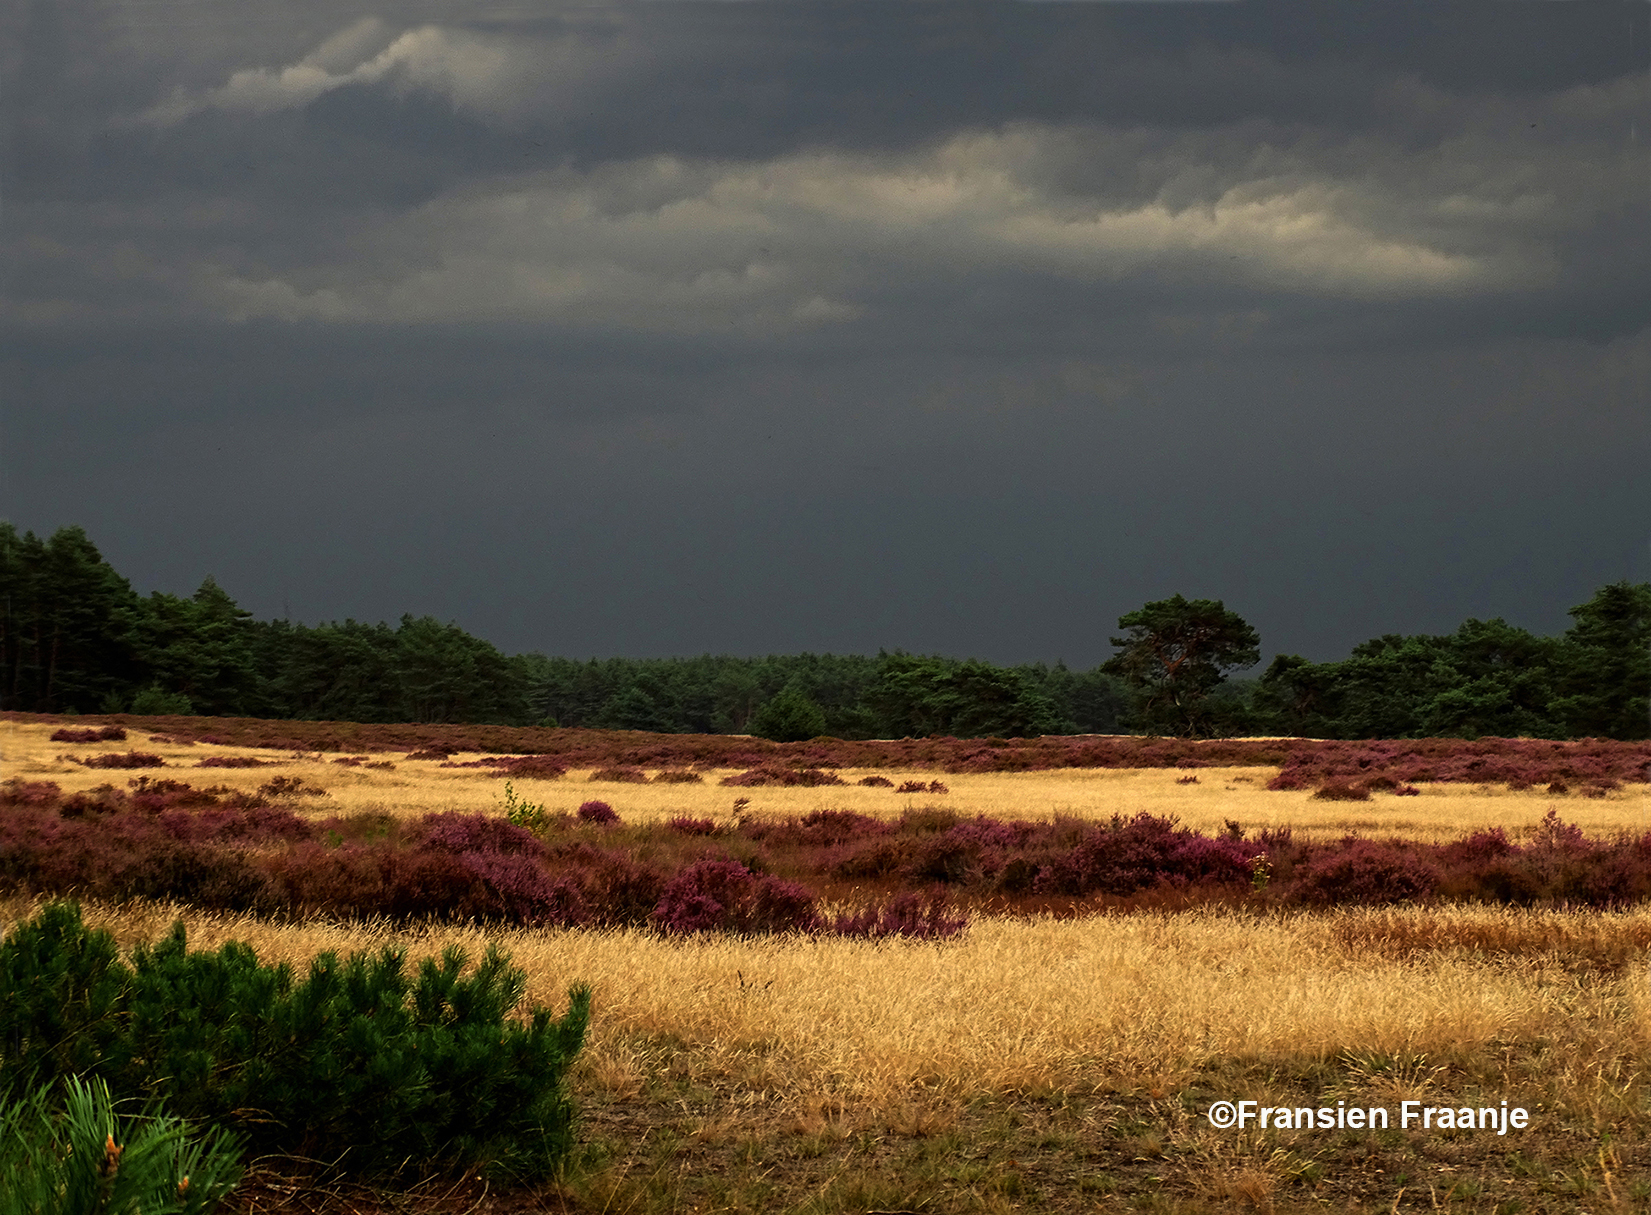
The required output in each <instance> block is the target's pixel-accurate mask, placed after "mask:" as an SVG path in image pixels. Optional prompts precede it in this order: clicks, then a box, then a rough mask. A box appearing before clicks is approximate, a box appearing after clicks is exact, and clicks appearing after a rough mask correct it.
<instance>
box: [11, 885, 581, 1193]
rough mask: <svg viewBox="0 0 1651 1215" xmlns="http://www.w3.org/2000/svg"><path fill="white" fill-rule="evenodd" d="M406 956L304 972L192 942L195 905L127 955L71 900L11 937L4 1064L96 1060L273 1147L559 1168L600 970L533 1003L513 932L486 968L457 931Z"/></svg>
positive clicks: (58, 1078)
mask: <svg viewBox="0 0 1651 1215" xmlns="http://www.w3.org/2000/svg"><path fill="white" fill-rule="evenodd" d="M404 963H405V955H404V954H403V953H402V952H401V951H399V950H396V949H390V948H387V949H384V950H382V951H381V952H379V953H377V954H366V953H361V954H355V955H352V956H350V957H348V958H345V959H340V958H339V957H338V956H337V955H335V954H331V953H324V954H322V955H320V956H319V957H317V958H316V959H315V960H314V961H313V962H312V963H311V964H310V967H309V971H308V974H307V975H306V976H305V977H303V978H301V979H300V978H297V977H295V975H294V973H293V971H292V970H291V969H290V968H289V967H287V966H285V965H282V966H268V965H264V964H261V963H260V962H259V961H258V960H257V956H256V954H255V953H254V952H253V950H252V949H251V948H250V947H248V946H246V945H243V944H238V943H235V942H231V943H230V944H228V945H226V946H224V947H223V948H222V949H220V950H219V951H217V952H216V953H206V952H191V951H190V950H189V949H188V948H187V941H186V938H185V933H184V928H183V925H182V924H181V923H180V924H178V925H177V926H175V927H174V928H173V930H172V932H171V934H170V935H169V936H167V937H166V938H163V939H162V940H161V941H159V942H158V943H156V944H155V945H154V946H152V947H140V948H139V949H137V950H135V951H134V953H133V955H132V961H131V964H130V965H127V964H126V963H125V962H123V961H121V960H120V958H119V956H118V954H117V952H116V950H115V948H114V943H113V941H112V939H111V938H110V937H109V935H108V934H107V933H103V932H93V931H91V930H89V929H87V928H86V927H85V926H84V924H83V923H82V922H81V919H80V913H79V910H78V908H76V907H75V906H74V905H72V904H53V905H51V906H49V907H47V908H46V909H45V910H44V911H42V912H41V914H40V915H38V916H36V917H35V918H34V919H33V920H30V921H27V922H25V923H24V924H21V925H19V926H18V927H17V928H15V929H14V930H13V931H12V933H11V934H10V935H9V936H8V937H7V938H6V940H5V941H4V943H0V975H3V976H4V977H5V979H6V980H7V981H6V982H5V984H4V985H0V1041H5V1042H7V1043H8V1044H9V1045H8V1049H7V1054H6V1056H5V1058H4V1060H3V1063H0V1079H4V1080H5V1081H7V1082H13V1083H15V1082H18V1081H22V1082H24V1083H27V1084H56V1083H59V1082H67V1081H68V1079H69V1077H70V1076H72V1075H78V1074H86V1075H90V1076H92V1077H94V1078H96V1079H101V1080H103V1081H105V1082H106V1083H107V1084H108V1085H109V1088H110V1090H111V1092H112V1094H113V1095H114V1096H115V1098H116V1099H117V1100H118V1099H123V1098H135V1097H141V1098H143V1099H145V1100H151V1099H157V1098H158V1099H161V1100H164V1101H165V1102H166V1103H167V1105H168V1106H169V1107H170V1108H172V1109H174V1110H176V1111H178V1112H179V1113H181V1114H184V1115H185V1116H187V1117H191V1118H208V1119H212V1120H215V1121H218V1122H220V1123H223V1124H226V1125H229V1126H232V1127H234V1128H236V1129H237V1130H238V1131H239V1132H240V1133H241V1134H243V1135H244V1136H245V1137H246V1138H247V1139H248V1141H249V1142H250V1143H251V1145H252V1146H254V1147H256V1148H260V1149H265V1150H273V1151H286V1152H297V1153H300V1154H303V1155H307V1156H311V1157H323V1158H327V1159H332V1158H334V1157H337V1156H339V1155H341V1154H343V1153H346V1152H347V1153H349V1156H350V1159H351V1161H352V1162H353V1163H354V1164H355V1165H356V1166H357V1167H366V1168H369V1169H379V1170H384V1171H386V1172H393V1171H395V1170H397V1169H399V1168H400V1167H402V1166H403V1165H404V1164H405V1163H406V1162H408V1161H414V1162H417V1164H418V1165H419V1167H421V1168H422V1167H426V1166H435V1167H442V1166H448V1167H451V1166H454V1165H460V1166H467V1167H475V1166H478V1165H480V1166H484V1167H487V1168H489V1169H491V1170H493V1171H495V1172H500V1173H509V1174H515V1175H518V1176H532V1177H538V1176H544V1175H547V1174H549V1173H551V1172H553V1171H554V1170H555V1169H556V1168H557V1167H558V1166H559V1165H560V1164H561V1162H562V1161H563V1160H564V1159H565V1158H566V1156H567V1153H568V1151H569V1150H570V1148H571V1146H572V1142H573V1109H572V1106H571V1103H570V1101H569V1099H568V1094H567V1088H566V1083H565V1078H566V1073H567V1069H568V1067H569V1066H570V1064H571V1063H572V1061H573V1058H574V1056H575V1055H576V1054H577V1052H578V1051H579V1049H580V1047H581V1045H582V1043H583V1041H584V1036H585V1030H586V1026H587V1024H588V1021H589V1015H590V993H589V991H588V989H585V988H578V987H576V988H574V989H572V990H571V991H570V993H569V1007H568V1011H567V1013H566V1014H565V1015H564V1016H563V1017H561V1018H560V1019H557V1018H554V1017H553V1016H552V1014H551V1012H550V1010H548V1009H544V1008H532V1009H529V1010H527V1011H528V1015H527V1018H526V1019H525V1020H518V1019H516V1018H515V1017H514V1016H513V1013H514V1012H515V1010H516V1009H517V1007H518V1006H519V1005H520V1003H521V1000H522V996H523V994H524V992H525V990H526V977H525V975H524V974H523V972H522V971H520V970H518V969H516V968H514V967H512V966H511V965H510V963H509V960H508V959H507V958H506V957H505V956H504V955H502V954H500V953H499V952H498V951H497V950H494V949H490V950H489V951H488V952H487V954H486V956H485V957H483V959H482V960H481V962H480V963H479V964H477V965H476V966H475V967H474V968H473V969H472V968H471V967H470V966H469V965H468V963H467V960H466V958H465V957H464V955H463V954H462V953H461V952H460V951H459V950H458V949H456V948H452V949H449V950H447V951H446V952H445V953H444V954H443V955H442V958H441V960H440V961H439V962H438V961H435V960H433V959H432V960H427V961H425V962H424V963H422V964H421V965H420V967H419V969H418V973H417V976H416V978H409V976H408V975H407V974H406V973H405V965H404ZM66 1067H70V1068H72V1069H73V1070H65V1068H66ZM145 1209H147V1208H145Z"/></svg>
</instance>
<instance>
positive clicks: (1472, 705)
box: [0, 523, 1651, 741]
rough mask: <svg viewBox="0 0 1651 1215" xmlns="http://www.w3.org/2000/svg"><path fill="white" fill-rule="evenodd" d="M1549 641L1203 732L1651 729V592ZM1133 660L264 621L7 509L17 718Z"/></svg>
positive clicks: (1004, 673) (1619, 597)
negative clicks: (594, 640) (167, 590)
mask: <svg viewBox="0 0 1651 1215" xmlns="http://www.w3.org/2000/svg"><path fill="white" fill-rule="evenodd" d="M1571 615H1572V619H1573V624H1572V627H1571V628H1570V629H1569V630H1568V631H1567V632H1566V633H1564V634H1563V635H1561V636H1558V637H1542V636H1537V635H1535V634H1532V633H1530V632H1528V631H1526V630H1524V629H1519V628H1515V627H1514V626H1512V625H1509V624H1507V623H1506V622H1505V621H1502V620H1492V621H1479V620H1470V621H1468V622H1467V623H1465V624H1463V625H1462V626H1461V628H1459V629H1458V630H1457V631H1456V632H1455V633H1452V634H1449V635H1447V636H1396V635H1395V636H1387V637H1381V638H1377V639H1375V640H1372V641H1369V642H1366V643H1364V644H1363V645H1360V646H1358V647H1356V648H1355V649H1354V651H1353V653H1352V654H1351V655H1350V656H1349V657H1348V658H1346V659H1343V660H1341V661H1339V662H1328V663H1311V662H1307V661H1306V660H1305V659H1302V658H1298V657H1294V656H1289V655H1285V656H1280V657H1279V658H1277V659H1275V660H1274V661H1273V663H1272V664H1271V666H1269V667H1268V668H1267V670H1266V671H1265V672H1264V673H1263V674H1262V675H1261V676H1260V677H1259V678H1251V679H1231V680H1227V681H1224V682H1222V683H1221V684H1220V685H1219V686H1217V687H1214V688H1213V689H1210V690H1208V692H1207V694H1206V695H1205V697H1204V700H1203V703H1202V707H1201V711H1200V713H1199V714H1198V715H1197V729H1198V732H1200V733H1210V734H1227V735H1237V734H1292V735H1309V736H1313V737H1321V738H1375V737H1383V738H1419V737H1445V736H1451V737H1478V736H1482V735H1498V736H1505V737H1515V736H1531V737H1542V738H1573V737H1599V738H1620V739H1633V738H1645V737H1647V735H1648V733H1651V702H1648V698H1647V693H1648V687H1651V584H1643V583H1642V584H1637V585H1636V584H1629V583H1626V582H1624V583H1617V584H1614V585H1612V586H1607V587H1604V588H1602V589H1601V590H1600V591H1598V592H1597V593H1596V594H1595V596H1594V597H1593V598H1592V599H1591V600H1589V601H1588V602H1587V603H1585V604H1582V605H1580V606H1579V607H1577V608H1575V609H1573V610H1572V613H1571ZM1108 665H1109V666H1110V667H1111V669H1110V670H1108V669H1103V668H1102V667H1097V668H1095V669H1093V670H1088V671H1075V670H1071V669H1069V668H1067V667H1066V666H1064V665H1062V664H1059V663H1056V664H1054V665H1052V666H1051V665H1047V664H1044V663H1037V664H1031V665H1024V666H1016V667H1001V666H995V665H993V664H991V663H986V662H980V661H976V660H959V659H952V658H942V657H936V656H920V655H912V654H905V653H892V654H891V653H882V654H879V655H877V656H875V657H871V656H857V655H831V654H799V655H785V656H769V657H765V658H735V657H729V656H711V655H705V656H703V657H699V658H669V659H627V658H610V659H601V660H597V659H593V660H590V661H579V660H576V659H570V658H552V657H547V656H545V655H543V654H536V653H535V654H517V655H506V654H504V653H502V652H501V651H500V650H499V649H498V648H497V647H495V646H493V645H492V644H490V643H489V642H486V641H483V640H482V639H480V638H477V637H473V636H471V635H470V634H468V633H466V632H465V631H464V630H463V629H461V628H459V627H458V626H457V625H454V624H443V623H442V622H440V621H437V620H435V619H433V618H431V617H428V616H426V617H421V618H414V617H412V616H403V617H402V618H401V620H400V621H399V622H398V623H397V624H395V625H393V626H392V625H389V624H383V623H380V624H363V623H360V622H357V621H354V620H346V621H344V622H343V623H328V624H317V625H304V624H295V623H293V622H291V621H286V620H256V619H254V618H253V616H252V614H251V613H249V612H247V611H244V610H243V609H241V608H240V607H239V606H238V605H237V604H236V603H235V601H234V599H233V598H231V596H230V595H229V594H228V593H227V592H226V591H225V590H224V589H223V588H222V587H220V586H219V585H218V584H217V583H216V582H215V581H214V580H213V579H211V578H208V579H207V580H206V581H205V582H203V583H202V584H201V586H200V588H199V589H198V590H196V592H195V593H194V594H193V595H191V596H189V597H188V598H182V597H179V596H176V595H170V594H163V593H160V592H156V593H154V594H152V595H150V596H148V597H147V598H145V597H143V596H140V595H138V594H137V593H136V592H135V591H133V589H132V587H131V584H130V583H129V582H128V581H127V579H125V578H124V577H122V576H121V575H120V574H119V573H118V572H117V571H116V570H115V569H114V568H113V567H111V566H110V565H109V564H108V562H106V561H105V560H104V559H103V557H102V555H101V554H100V553H99V552H98V550H97V548H96V546H95V545H93V543H92V541H91V540H90V538H89V537H88V536H87V535H86V533H85V531H84V530H83V529H81V528H78V527H68V528H63V529H61V530H59V531H57V532H56V533H54V534H53V535H52V536H51V537H49V538H47V539H40V538H38V537H36V536H35V535H34V534H33V533H32V532H28V533H22V534H19V533H18V531H17V529H16V528H15V527H14V526H12V525H11V524H9V523H0V710H7V711H21V712H35V713H65V712H78V713H119V712H131V713H140V714H144V713H149V714H163V713H194V714H201V715H207V716H224V717H267V718H288V719H297V720H310V721H357V722H489V723H499V724H505V725H527V724H534V723H545V724H552V723H554V724H559V725H563V726H577V727H586V728H599V729H627V730H651V731H657V732H660V733H706V734H727V733H753V734H760V735H762V736H764V737H770V738H776V739H780V740H782V741H783V740H790V739H800V738H809V737H814V736H817V735H822V734H826V735H832V736H835V737H839V738H889V737H894V738H900V737H907V736H911V737H922V736H927V735H953V736H956V737H987V736H1002V737H1014V736H1027V735H1037V734H1078V733H1103V734H1104V733H1118V732H1127V731H1130V730H1131V729H1132V728H1134V727H1135V726H1136V725H1137V723H1141V724H1145V723H1146V722H1147V720H1148V719H1147V718H1146V717H1144V716H1143V710H1142V706H1143V704H1144V703H1145V700H1144V697H1145V695H1146V693H1147V692H1148V691H1150V690H1149V689H1143V688H1141V687H1138V686H1132V685H1131V684H1130V683H1129V682H1127V681H1126V679H1125V678H1124V677H1123V676H1124V675H1125V674H1127V672H1126V671H1124V670H1123V669H1122V668H1121V667H1120V666H1119V664H1118V663H1117V662H1116V661H1114V662H1113V663H1111V664H1108Z"/></svg>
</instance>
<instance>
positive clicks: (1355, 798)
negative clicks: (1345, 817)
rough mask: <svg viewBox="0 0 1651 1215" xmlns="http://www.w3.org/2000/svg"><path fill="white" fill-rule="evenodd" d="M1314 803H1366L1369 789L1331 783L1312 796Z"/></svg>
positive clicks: (1360, 786) (1336, 782)
mask: <svg viewBox="0 0 1651 1215" xmlns="http://www.w3.org/2000/svg"><path fill="white" fill-rule="evenodd" d="M1313 800H1314V801H1315V802H1367V801H1369V800H1370V789H1369V787H1368V786H1365V785H1350V784H1348V783H1347V782H1345V781H1331V782H1330V783H1329V784H1327V785H1323V786H1321V787H1320V788H1319V790H1318V792H1316V793H1314V794H1313Z"/></svg>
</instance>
